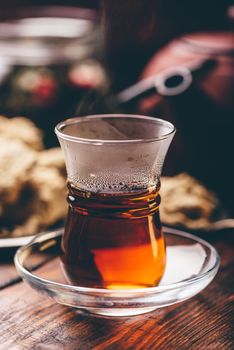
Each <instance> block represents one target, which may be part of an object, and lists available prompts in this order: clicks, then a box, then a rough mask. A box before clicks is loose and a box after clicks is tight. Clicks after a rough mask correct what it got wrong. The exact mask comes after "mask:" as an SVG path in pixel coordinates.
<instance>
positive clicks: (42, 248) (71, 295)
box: [15, 227, 220, 316]
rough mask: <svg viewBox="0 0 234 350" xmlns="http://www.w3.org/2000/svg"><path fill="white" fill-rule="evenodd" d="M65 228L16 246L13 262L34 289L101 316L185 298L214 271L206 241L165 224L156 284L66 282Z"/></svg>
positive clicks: (200, 287)
mask: <svg viewBox="0 0 234 350" xmlns="http://www.w3.org/2000/svg"><path fill="white" fill-rule="evenodd" d="M62 233H63V230H58V231H53V232H48V233H42V234H40V235H38V236H36V238H34V239H33V241H31V242H30V243H29V244H27V245H26V246H24V247H21V248H19V249H18V251H17V252H16V255H15V265H16V268H17V270H18V272H19V274H20V275H21V276H22V278H23V279H24V280H25V282H27V283H28V284H29V285H30V286H31V287H32V288H34V289H36V290H37V291H39V292H41V293H43V294H46V295H48V296H49V297H51V298H52V299H54V300H55V301H56V302H57V303H60V304H63V305H68V306H72V307H74V308H77V309H79V310H81V311H83V312H86V313H91V314H96V315H105V316H131V315H138V314H142V313H145V312H149V311H153V310H155V309H157V308H161V307H165V306H168V305H172V304H175V303H178V302H181V301H184V300H186V299H189V298H191V297H193V296H194V295H196V294H197V293H199V292H200V291H202V290H203V289H204V288H205V287H206V286H207V285H208V284H209V283H210V282H211V281H212V280H213V278H214V276H215V275H216V273H217V271H218V268H219V263H220V258H219V255H218V253H217V251H216V250H215V249H214V248H213V247H212V246H211V245H210V244H209V243H207V242H206V241H204V240H202V239H200V238H198V237H196V236H194V235H192V234H189V233H185V232H183V231H180V230H176V229H171V228H165V227H164V236H165V240H166V246H167V265H166V271H165V274H164V276H163V278H162V280H161V282H160V284H159V286H157V287H151V288H142V289H129V290H126V289H125V290H109V289H97V288H86V287H79V286H72V285H69V284H67V282H66V280H65V278H64V275H63V272H62V268H61V266H60V257H59V256H60V241H61V235H62Z"/></svg>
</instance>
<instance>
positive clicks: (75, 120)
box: [54, 113, 176, 146]
mask: <svg viewBox="0 0 234 350" xmlns="http://www.w3.org/2000/svg"><path fill="white" fill-rule="evenodd" d="M121 117H126V118H129V119H130V118H132V119H139V120H140V119H141V120H151V121H153V122H155V123H158V124H161V125H164V126H167V127H168V128H169V129H170V130H169V131H168V132H165V133H163V135H161V136H155V137H153V138H148V139H124V140H117V139H110V140H105V139H91V138H82V137H76V136H71V135H67V134H65V133H64V132H63V131H62V128H64V127H66V126H68V125H72V124H77V123H82V122H84V121H86V120H90V119H96V120H97V119H105V118H121ZM54 131H55V134H56V135H57V136H58V138H61V139H63V140H66V141H72V142H76V143H85V144H94V145H100V146H101V145H113V144H122V145H123V144H130V143H150V142H155V141H161V140H164V139H167V138H168V137H169V136H170V135H173V134H174V133H175V132H176V128H175V126H174V125H173V124H172V123H170V122H169V121H167V120H164V119H161V118H156V117H149V116H145V115H140V114H128V113H117V114H111V113H108V114H92V115H87V116H80V117H74V118H69V119H65V120H63V121H61V122H60V123H58V124H57V125H56V126H55V129H54Z"/></svg>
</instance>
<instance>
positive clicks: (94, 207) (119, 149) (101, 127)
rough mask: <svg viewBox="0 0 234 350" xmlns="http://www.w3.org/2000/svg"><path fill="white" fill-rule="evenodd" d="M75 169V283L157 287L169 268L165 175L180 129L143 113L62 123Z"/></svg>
mask: <svg viewBox="0 0 234 350" xmlns="http://www.w3.org/2000/svg"><path fill="white" fill-rule="evenodd" d="M55 131H56V134H57V136H58V139H59V142H60V144H61V147H62V149H63V152H64V157H65V163H66V169H67V174H68V197H67V199H68V204H69V209H68V216H67V220H66V225H65V232H64V235H63V238H62V252H63V254H62V257H61V259H62V266H63V270H64V272H65V275H66V278H67V279H68V281H69V282H70V283H72V284H75V285H79V286H85V287H94V288H106V289H132V288H133V289H136V288H146V287H153V286H156V285H157V284H158V283H159V281H160V279H161V277H162V275H163V272H164V268H165V259H166V257H165V247H164V239H163V235H162V229H161V222H160V217H159V204H160V196H159V189H160V174H161V170H162V166H163V162H164V158H165V156H166V153H167V150H168V147H169V145H170V143H171V141H172V138H173V136H174V133H175V128H174V126H173V125H172V124H171V123H169V122H167V121H164V120H161V119H156V118H151V117H145V116H138V115H112V114H109V115H93V116H87V117H78V118H73V119H69V120H66V121H64V122H61V123H60V124H58V125H57V126H56V128H55Z"/></svg>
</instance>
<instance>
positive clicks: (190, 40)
mask: <svg viewBox="0 0 234 350" xmlns="http://www.w3.org/2000/svg"><path fill="white" fill-rule="evenodd" d="M0 3H1V8H0V114H2V115H4V116H6V117H8V118H14V117H16V116H24V117H26V118H27V119H29V120H31V121H32V122H33V123H35V125H36V127H37V128H39V129H40V130H42V132H43V140H42V142H43V144H44V146H43V147H44V148H45V149H49V148H51V147H54V146H56V145H57V141H56V138H55V136H54V132H53V129H54V125H55V124H56V123H57V122H59V121H61V120H62V119H65V118H68V117H72V116H74V115H87V114H91V113H118V112H122V113H138V114H146V115H152V116H158V117H161V118H164V119H167V120H170V121H171V122H173V123H174V124H175V126H176V128H177V135H176V137H175V140H174V141H173V142H174V143H173V145H172V147H171V150H170V152H169V155H168V158H167V161H166V166H165V169H164V175H167V176H174V175H177V174H180V173H182V172H186V173H188V174H190V175H191V176H193V177H195V178H196V179H197V180H198V181H201V183H203V184H204V185H205V187H206V188H208V189H209V190H211V191H213V192H215V193H216V195H217V196H218V198H219V199H220V203H222V207H224V208H225V212H226V213H228V214H227V215H228V216H230V215H233V212H234V205H233V195H234V191H233V179H234V166H233V142H234V141H233V133H234V102H233V101H234V96H233V91H234V57H233V56H234V36H233V22H234V5H233V4H232V3H231V2H230V1H227V0H217V1H216V2H215V3H214V2H213V1H211V0H197V1H189V2H188V1H184V0H183V1H180V2H175V1H172V0H148V1H143V0H136V1H130V0H118V1H117V0H112V1H108V0H102V1H94V0H93V1H92V0H89V1H88V0H86V1H75V0H74V1H66V2H65V1H35V0H34V1H33V2H32V1H22V0H21V1H16V0H15V1H13V0H9V1H8V2H7V4H6V3H5V2H4V3H3V1H2V2H0ZM12 120H13V119H12ZM3 123H4V121H3V120H2V128H1V127H0V132H1V134H0V137H1V136H2V135H3V134H4V130H5V127H4V126H3V125H4V124H3ZM11 128H12V129H14V124H13V123H12V124H11ZM25 132H26V134H27V133H28V134H30V131H29V130H28V131H25ZM13 134H14V137H16V138H17V136H16V132H14V133H13ZM25 138H26V139H27V136H26V137H25ZM29 138H30V136H29ZM9 139H11V141H12V137H9ZM5 158H6V156H5ZM25 181H26V180H25ZM2 193H3V192H2ZM21 196H22V194H21ZM2 198H3V197H2ZM8 204H9V203H8ZM8 206H9V205H8ZM4 208H6V207H4ZM4 210H5V211H6V209H4ZM4 210H3V212H4ZM61 215H62V214H61ZM63 215H64V214H63ZM21 219H22V218H21Z"/></svg>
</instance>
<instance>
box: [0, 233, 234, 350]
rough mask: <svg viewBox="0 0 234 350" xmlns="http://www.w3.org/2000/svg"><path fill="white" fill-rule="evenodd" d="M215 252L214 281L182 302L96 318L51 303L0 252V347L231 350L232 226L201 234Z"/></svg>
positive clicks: (9, 256) (8, 254)
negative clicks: (142, 312)
mask: <svg viewBox="0 0 234 350" xmlns="http://www.w3.org/2000/svg"><path fill="white" fill-rule="evenodd" d="M203 238H206V239H207V240H209V241H210V242H211V243H212V244H213V245H214V246H215V247H216V248H217V249H218V251H219V253H220V255H221V260H222V262H221V268H220V270H219V272H218V275H217V276H216V278H215V280H214V281H213V282H212V283H211V284H210V285H209V286H208V287H207V288H206V289H205V290H204V291H203V292H202V293H200V294H199V295H197V296H195V297H193V298H192V299H190V300H187V301H186V302H183V303H181V304H177V305H174V306H170V307H167V308H164V309H159V310H156V311H154V312H152V313H148V314H145V315H141V316H135V317H129V318H116V319H110V318H109V319H108V318H98V317H89V316H84V315H80V314H77V312H76V311H75V310H74V309H71V308H68V307H65V306H61V305H58V304H55V303H54V302H53V301H51V300H50V299H48V298H46V297H45V296H43V295H40V294H38V293H37V292H35V291H34V290H32V289H31V288H30V287H29V286H27V285H26V284H25V283H23V282H22V281H21V280H20V278H19V277H18V275H17V273H16V271H15V268H14V266H13V263H12V257H13V254H14V252H13V251H9V250H8V251H5V250H0V349H1V350H12V349H13V350H22V349H23V350H24V349H28V350H32V349H36V350H43V349H45V350H46V349H55V350H57V349H58V350H60V349H69V350H70V349H74V350H89V349H96V350H104V349H113V350H118V349H121V350H125V349H129V350H130V349H131V350H153V349H162V350H174V349H175V350H177V349H180V350H186V349H189V350H193V349H196V350H203V349H204V350H215V349H217V350H224V349H225V350H232V349H234V322H233V314H234V302H233V299H234V294H233V286H234V278H233V276H234V269H233V266H234V250H233V246H234V244H233V243H234V230H226V231H223V232H216V233H215V234H213V233H209V234H206V235H204V236H203Z"/></svg>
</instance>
